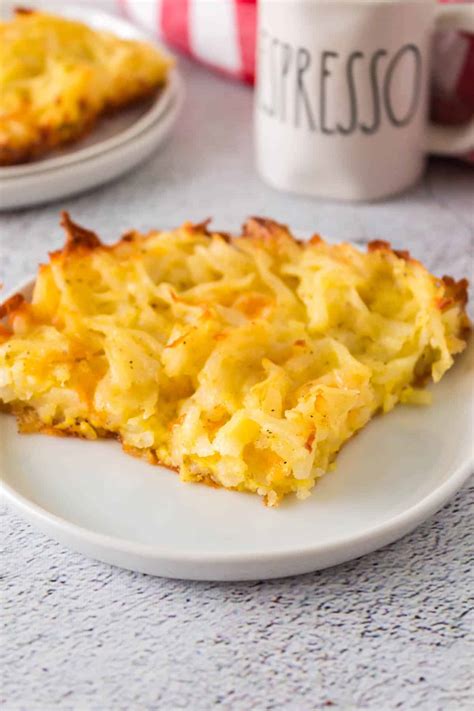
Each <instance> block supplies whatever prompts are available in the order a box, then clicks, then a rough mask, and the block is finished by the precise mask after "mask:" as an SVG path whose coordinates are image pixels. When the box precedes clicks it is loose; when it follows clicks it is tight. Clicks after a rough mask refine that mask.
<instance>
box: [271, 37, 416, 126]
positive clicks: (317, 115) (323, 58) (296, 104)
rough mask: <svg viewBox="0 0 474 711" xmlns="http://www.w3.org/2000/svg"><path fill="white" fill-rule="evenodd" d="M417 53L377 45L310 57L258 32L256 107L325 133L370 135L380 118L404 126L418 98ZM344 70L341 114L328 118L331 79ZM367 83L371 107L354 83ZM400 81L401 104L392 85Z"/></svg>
mask: <svg viewBox="0 0 474 711" xmlns="http://www.w3.org/2000/svg"><path fill="white" fill-rule="evenodd" d="M421 71H422V67H421V55H420V51H419V49H418V48H417V47H416V45H414V44H404V45H402V46H401V47H400V48H399V49H398V50H397V51H396V52H393V53H389V52H388V51H387V50H385V49H377V50H376V51H374V52H371V53H370V54H369V53H367V52H363V51H359V50H356V51H353V52H350V53H348V54H347V55H345V56H343V55H341V54H339V53H338V52H334V51H331V50H327V51H322V52H321V53H318V55H317V56H316V57H315V56H312V55H311V53H310V51H309V50H308V49H306V48H305V47H301V46H300V47H296V46H291V45H290V44H289V43H287V42H283V41H281V40H279V39H278V38H277V37H272V36H270V35H269V34H268V32H266V31H265V30H263V31H262V32H261V33H260V37H259V72H260V96H259V102H258V106H259V108H260V109H261V110H262V111H265V113H267V114H268V115H270V116H274V117H275V118H276V119H278V120H280V121H282V122H284V123H291V124H293V125H294V126H295V127H297V128H299V127H301V128H302V129H307V130H309V131H320V132H321V133H324V134H340V135H346V136H348V135H350V134H352V133H354V132H356V131H360V132H362V133H365V134H368V135H370V134H373V133H375V132H376V131H377V129H378V128H379V127H380V125H381V123H382V122H383V121H384V120H387V121H389V122H390V124H392V125H393V126H396V127H403V126H407V125H408V124H409V123H410V121H411V120H412V118H413V117H414V115H415V113H416V110H417V108H418V104H419V100H420V86H421ZM340 72H343V76H344V87H345V91H346V92H347V93H346V97H347V98H346V100H345V101H340V102H339V101H338V105H339V103H340V108H341V114H342V113H343V114H344V115H341V116H337V117H334V116H328V111H327V105H328V96H329V93H330V92H331V90H334V86H333V87H331V82H333V83H334V77H336V76H338V75H339V73H340ZM361 81H365V82H369V85H370V94H371V102H370V103H371V106H370V107H367V106H361V101H360V98H359V96H358V84H360V82H361ZM400 82H403V83H404V84H405V86H404V87H403V89H404V90H403V105H401V103H402V102H401V101H400V98H398V104H400V105H397V98H396V96H397V95H398V97H400V92H396V91H394V87H395V86H396V85H397V84H398V86H400Z"/></svg>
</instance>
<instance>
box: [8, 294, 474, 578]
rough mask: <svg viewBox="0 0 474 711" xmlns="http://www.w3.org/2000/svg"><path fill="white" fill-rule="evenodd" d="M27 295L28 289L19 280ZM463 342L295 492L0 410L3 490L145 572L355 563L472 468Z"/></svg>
mask: <svg viewBox="0 0 474 711" xmlns="http://www.w3.org/2000/svg"><path fill="white" fill-rule="evenodd" d="M23 291H24V293H25V296H27V297H28V296H29V295H30V293H31V289H30V288H28V287H26V288H25V289H24V290H23ZM473 356H474V346H473V342H472V339H471V343H470V346H469V348H468V350H467V351H466V352H465V353H464V354H463V355H462V356H461V357H460V358H459V360H458V362H457V363H456V365H455V366H454V367H453V369H452V370H451V371H450V372H449V373H448V374H447V375H446V376H445V378H444V379H443V380H442V381H441V383H440V384H439V385H437V386H435V387H434V388H432V390H433V394H434V403H433V405H432V406H431V407H427V408H416V407H403V406H399V407H398V408H397V409H395V410H394V411H393V412H392V413H390V414H389V415H386V416H384V417H378V418H375V420H374V421H373V422H371V423H369V425H368V426H367V427H366V429H364V430H362V431H361V432H360V433H359V434H358V436H357V437H355V438H354V439H353V440H352V441H351V442H349V443H348V444H347V445H346V446H345V447H344V449H343V450H342V452H341V453H340V455H339V458H338V466H337V470H336V471H335V472H334V473H332V474H329V475H328V476H326V477H324V478H323V479H322V480H321V481H320V482H319V483H318V485H317V486H316V488H315V489H314V491H313V495H312V496H311V497H310V498H309V499H307V500H306V501H303V502H299V501H296V500H288V501H286V502H285V503H284V504H282V506H281V507H280V508H278V509H266V508H265V507H264V506H263V505H262V503H261V501H260V500H259V498H258V497H256V496H252V495H247V494H239V493H235V492H230V491H224V490H219V489H210V488H208V487H206V486H203V485H196V484H183V483H182V482H181V481H180V480H179V478H178V477H177V476H176V474H174V473H172V472H170V471H168V470H166V469H163V468H161V467H153V466H151V465H149V464H147V463H146V462H144V461H141V460H138V459H135V458H133V457H130V456H128V455H126V454H124V453H123V452H122V451H121V448H120V446H119V444H117V443H116V442H113V441H102V442H86V441H82V440H77V439H67V438H64V439H63V438H54V437H46V436H42V435H18V434H17V432H16V426H15V421H14V418H13V417H10V416H8V415H2V414H0V472H1V474H2V480H3V488H4V492H5V495H6V497H7V499H8V501H9V502H10V504H11V505H12V506H14V507H15V508H16V509H18V511H19V512H20V513H21V514H22V515H23V516H24V517H25V518H27V519H28V520H29V521H30V522H31V523H32V524H33V525H34V526H36V527H37V528H38V529H40V530H41V531H43V532H45V533H46V534H48V535H50V536H51V537H52V538H55V539H56V540H58V541H60V542H61V543H63V544H65V545H67V546H70V547H71V548H73V549H75V550H77V551H80V552H82V553H84V554H85V555H88V556H92V557H94V558H98V559H99V560H103V561H106V562H108V563H112V564H115V565H119V566H122V567H124V568H129V569H131V570H137V571H141V572H145V573H151V574H154V575H162V576H167V577H175V578H188V579H195V580H202V579H205V580H244V579H263V578H273V577H279V576H285V575H293V574H296V573H304V572H309V571H312V570H317V569H319V568H324V567H327V566H330V565H335V564H337V563H341V562H343V561H347V560H350V559H352V558H356V557H358V556H360V555H363V554H364V553H368V552H369V551H373V550H375V549H376V548H380V547H381V546H384V545H386V544H387V543H391V542H392V541H395V540H396V539H398V538H400V537H401V536H403V535H404V534H405V533H407V532H408V531H410V530H412V529H413V528H414V527H415V526H416V525H417V524H419V523H421V522H422V521H424V520H425V519H426V518H427V517H428V516H430V515H431V514H433V513H434V512H435V511H436V510H437V509H439V508H440V507H441V506H443V504H444V503H446V502H447V501H448V499H449V498H450V497H452V496H453V494H455V493H456V491H458V489H459V488H460V487H461V486H462V484H463V483H464V482H465V481H466V479H467V478H468V476H469V474H470V473H471V471H472V466H473V449H472V447H473V445H472V425H473V421H474V411H473V397H472V395H473V392H472V383H473V374H474V358H473Z"/></svg>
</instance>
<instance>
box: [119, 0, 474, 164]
mask: <svg viewBox="0 0 474 711" xmlns="http://www.w3.org/2000/svg"><path fill="white" fill-rule="evenodd" d="M440 1H441V2H453V1H457V2H459V0H440ZM469 1H472V0H469ZM117 2H118V3H119V4H120V7H121V10H122V12H123V13H124V14H125V15H126V16H127V17H128V18H129V19H131V20H133V21H134V22H136V23H137V24H139V25H141V26H142V27H144V28H145V29H147V30H148V31H149V32H151V33H152V34H154V35H155V36H157V37H158V38H159V39H161V40H163V41H165V42H167V43H168V44H170V45H172V46H173V47H175V48H176V49H178V50H180V51H181V52H184V53H186V54H188V55H190V56H191V57H193V58H194V59H196V60H198V61H199V62H201V63H203V64H206V65H207V66H209V67H211V68H212V69H215V70H217V71H219V72H221V73H224V74H226V75H228V76H231V77H234V78H236V79H239V80H241V81H245V82H247V83H249V84H252V83H253V81H254V77H255V30H256V6H257V0H117ZM432 96H433V101H432V117H433V119H434V120H435V121H439V122H441V123H448V124H456V123H463V122H464V121H466V120H469V119H470V118H472V117H473V116H474V35H467V34H459V33H456V32H444V33H439V34H438V35H437V36H436V38H435V43H434V56H433V94H432ZM468 158H469V159H470V160H472V161H474V146H473V151H472V152H471V153H470V155H469V156H468Z"/></svg>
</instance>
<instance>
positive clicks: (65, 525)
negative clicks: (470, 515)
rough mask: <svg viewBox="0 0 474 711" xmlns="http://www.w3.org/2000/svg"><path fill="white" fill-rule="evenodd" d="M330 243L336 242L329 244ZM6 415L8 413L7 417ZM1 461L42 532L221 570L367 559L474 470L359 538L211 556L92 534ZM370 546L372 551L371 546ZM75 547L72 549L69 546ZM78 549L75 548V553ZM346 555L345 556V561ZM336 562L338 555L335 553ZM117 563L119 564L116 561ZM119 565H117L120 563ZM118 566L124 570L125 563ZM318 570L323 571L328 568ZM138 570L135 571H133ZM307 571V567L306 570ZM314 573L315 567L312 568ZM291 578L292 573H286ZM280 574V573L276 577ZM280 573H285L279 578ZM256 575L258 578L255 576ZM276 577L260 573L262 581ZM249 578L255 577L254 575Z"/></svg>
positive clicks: (470, 461) (28, 283) (471, 346)
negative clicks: (32, 493) (51, 507)
mask: <svg viewBox="0 0 474 711" xmlns="http://www.w3.org/2000/svg"><path fill="white" fill-rule="evenodd" d="M333 241H334V240H333ZM34 283H35V277H33V278H29V279H27V280H25V281H24V282H22V283H21V284H20V285H18V286H17V287H16V288H13V289H10V290H9V292H8V294H7V295H6V297H5V298H8V297H9V296H11V295H12V294H15V293H26V294H28V293H30V294H31V290H32V288H33V287H34ZM469 355H471V356H473V355H474V336H473V334H472V332H471V334H470V335H469V336H468V341H467V348H466V349H465V351H464V353H463V354H461V357H462V356H464V357H467V356H469ZM7 417H8V415H7ZM1 469H2V463H1V461H0V491H1V492H2V493H3V494H4V495H5V497H6V499H7V501H9V502H10V503H11V504H12V505H13V507H14V508H15V509H16V510H18V511H20V512H22V513H24V514H25V515H26V517H27V518H28V519H29V520H34V521H38V522H39V523H40V524H44V528H43V527H42V530H45V528H47V529H48V530H51V529H53V530H55V531H58V532H59V533H65V534H66V535H68V537H69V540H71V539H72V540H74V541H75V542H76V541H80V542H81V543H84V544H87V545H88V546H92V547H93V548H94V549H95V552H96V554H97V551H99V550H107V551H108V552H112V553H114V554H120V555H129V556H130V555H131V556H134V557H135V558H136V559H137V558H138V559H140V560H147V561H153V562H155V563H156V562H158V563H159V562H161V563H164V564H173V563H175V564H178V565H186V564H187V565H191V566H192V565H196V564H199V563H201V564H203V565H207V566H222V565H223V564H224V565H225V564H226V563H229V564H231V565H233V566H238V565H245V564H250V565H254V564H255V563H258V562H261V563H265V562H268V563H275V562H277V563H280V564H284V563H285V561H289V560H295V559H305V560H310V559H312V558H317V557H318V555H321V554H325V555H328V554H329V555H331V554H332V555H333V557H334V559H338V555H337V554H341V553H342V554H343V555H342V559H340V560H339V562H344V561H349V560H352V559H353V558H356V557H359V555H365V553H364V552H362V553H358V554H355V555H353V554H352V553H351V549H357V550H361V549H362V550H365V552H369V551H370V550H377V549H378V548H380V547H383V546H384V545H387V544H388V543H390V542H394V541H395V540H397V539H398V538H400V537H403V536H404V535H405V534H406V533H407V532H409V531H410V530H413V528H415V527H416V526H417V525H418V524H419V523H421V522H423V521H425V520H426V519H427V518H429V517H430V516H432V515H433V514H434V513H435V512H436V511H438V510H439V509H440V508H441V507H442V506H443V505H444V504H445V503H447V501H449V500H450V499H451V498H452V497H453V496H454V494H456V493H457V492H458V491H459V490H460V489H461V487H462V486H463V485H464V484H465V483H466V482H467V481H468V479H469V478H470V476H471V475H472V474H473V472H474V451H473V452H472V454H471V456H470V457H467V458H466V459H465V460H464V461H462V462H461V464H459V465H458V466H457V467H456V468H455V469H454V471H452V472H451V474H450V475H449V476H448V478H447V480H446V481H444V482H442V483H441V484H439V486H437V487H436V488H435V489H433V490H432V491H430V493H428V494H427V495H426V496H424V497H423V498H422V499H421V500H420V501H418V502H417V503H415V504H413V506H410V507H409V508H408V509H405V510H404V511H402V512H401V513H399V514H396V515H395V516H393V517H391V518H389V519H388V520H386V521H384V522H382V523H379V524H377V525H375V526H372V527H370V528H369V529H367V530H365V531H363V532H362V533H359V534H357V535H356V536H346V537H344V536H343V537H341V538H337V539H335V540H333V541H331V542H330V543H321V544H318V543H313V544H311V545H308V546H299V547H298V548H295V547H292V548H286V547H281V548H280V549H279V550H278V551H267V552H258V551H256V552H249V551H238V550H237V551H236V550H234V551H231V552H225V553H224V552H215V551H206V550H204V551H194V552H193V551H190V552H185V551H176V550H174V551H173V550H172V549H170V548H169V546H166V545H165V546H163V545H157V544H153V545H151V544H147V543H138V542H134V541H130V540H127V539H124V538H120V537H118V536H113V535H110V534H105V533H100V532H97V531H93V530H91V529H88V528H85V527H84V526H80V525H79V524H76V523H73V522H71V521H69V520H67V519H65V518H62V517H61V516H59V515H57V514H55V513H52V512H50V511H48V510H47V509H45V508H43V507H42V506H40V505H39V504H37V503H35V502H33V501H31V500H30V499H28V498H27V497H26V496H24V495H23V494H21V493H20V492H19V491H17V490H16V489H15V488H14V487H13V486H12V485H11V484H9V483H7V482H6V481H5V480H4V479H3V476H2V471H1ZM367 544H370V545H369V548H368V550H366V547H367ZM372 544H373V547H372ZM73 547H74V546H73ZM76 550H77V549H76ZM344 551H347V557H344ZM92 555H93V557H94V554H92ZM96 557H97V558H99V559H102V560H104V558H102V557H101V556H100V555H97V556H96ZM339 558H340V555H339ZM115 564H117V563H115ZM335 564H337V563H328V564H327V565H328V566H330V565H335ZM119 565H120V563H119ZM122 567H128V566H127V565H126V564H124V565H123V566H122ZM322 567H327V566H326V565H324V566H322ZM131 569H136V568H133V567H132V568H131ZM310 569H311V566H309V568H308V569H307V570H308V571H309V570H310ZM312 569H313V570H315V568H312ZM290 574H291V573H290ZM188 575H189V574H188V573H187V574H185V575H183V576H181V575H178V574H177V575H175V576H168V577H178V578H179V577H187V576H188ZM280 575H281V574H279V576H280ZM283 575H284V574H283ZM257 577H258V576H257ZM266 577H274V576H267V575H264V576H263V578H266ZM189 579H206V580H212V579H224V578H223V577H221V576H220V575H219V578H213V577H212V576H211V577H209V576H207V575H206V576H204V577H203V578H201V577H200V576H198V578H196V577H194V576H191V575H190V576H189ZM225 579H242V578H232V576H230V577H227V576H226V578H225ZM250 579H255V577H252V578H250Z"/></svg>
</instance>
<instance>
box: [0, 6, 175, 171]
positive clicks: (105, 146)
mask: <svg viewBox="0 0 474 711" xmlns="http://www.w3.org/2000/svg"><path fill="white" fill-rule="evenodd" d="M37 8H38V9H39V10H45V11H48V10H51V11H52V10H53V9H54V11H55V14H57V15H62V16H64V17H70V18H71V19H78V20H80V21H83V22H85V23H87V20H88V19H89V23H91V26H94V25H93V23H92V21H91V18H94V17H96V18H99V21H100V20H102V21H103V22H104V23H107V22H108V23H112V25H115V26H116V27H117V28H120V27H122V28H123V33H124V34H125V32H128V33H129V34H131V35H132V36H134V37H135V38H136V39H137V40H141V41H143V42H147V43H148V44H151V45H153V46H154V47H156V48H157V49H159V50H160V51H161V52H162V53H163V54H164V55H165V56H166V57H169V58H171V59H173V58H175V55H173V54H172V53H171V52H170V51H169V50H168V49H167V48H164V47H163V46H162V45H161V44H160V43H159V42H157V41H156V40H155V39H154V38H153V37H151V36H150V35H149V34H147V33H146V32H145V31H144V30H142V29H141V28H139V27H138V26H136V25H134V24H133V23H131V22H129V21H128V20H126V19H125V18H123V17H121V16H118V15H113V14H111V13H109V12H107V11H105V10H101V9H96V8H94V7H93V6H92V7H88V6H87V5H77V4H74V3H71V4H68V5H66V6H64V7H62V8H59V9H58V10H56V9H55V8H54V6H50V5H49V4H48V3H39V4H38V5H37ZM110 31H111V32H113V31H114V30H113V29H111V30H110ZM115 34H117V32H115ZM119 36H123V35H119ZM183 93H184V83H183V80H182V77H181V73H180V72H179V69H178V68H177V67H176V65H175V66H173V67H172V68H171V69H170V71H169V72H168V76H167V81H166V83H165V84H164V86H163V87H162V88H161V91H160V88H158V89H157V95H156V96H155V97H154V99H153V102H152V104H151V106H150V107H149V108H148V109H147V111H146V112H145V113H144V114H142V115H141V116H140V117H139V118H138V119H137V120H136V121H135V122H134V123H132V124H131V125H130V126H128V127H127V128H125V129H124V130H123V131H120V133H117V134H115V135H113V136H110V137H109V138H105V139H103V140H102V141H100V142H98V143H95V144H94V145H92V146H86V147H85V148H81V147H80V143H81V138H79V141H77V142H76V141H75V142H73V143H72V144H71V146H72V150H71V152H68V153H67V154H65V155H60V156H54V157H53V158H45V159H44V160H41V161H32V162H30V163H23V164H14V165H11V166H0V182H3V181H6V180H14V179H16V178H24V177H27V176H30V175H33V174H40V173H43V172H45V171H48V170H53V169H56V170H59V169H61V168H63V167H66V166H70V165H73V164H75V163H77V162H78V161H82V160H89V159H90V158H92V157H96V156H98V155H100V154H101V153H103V152H106V151H110V150H113V149H116V148H118V147H119V146H120V145H122V144H123V143H124V142H127V141H129V140H132V139H133V138H134V137H136V135H137V134H140V133H142V132H144V131H145V130H147V129H149V128H150V127H152V126H153V125H154V124H155V123H156V122H157V121H159V120H160V119H161V118H162V116H163V114H164V113H165V112H166V110H167V109H168V108H169V105H170V103H171V102H172V101H173V100H176V98H177V96H178V95H181V98H182V96H183ZM94 128H95V126H94V127H93V129H92V131H93V130H94ZM74 146H78V147H77V150H75V149H74Z"/></svg>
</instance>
